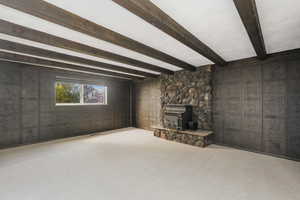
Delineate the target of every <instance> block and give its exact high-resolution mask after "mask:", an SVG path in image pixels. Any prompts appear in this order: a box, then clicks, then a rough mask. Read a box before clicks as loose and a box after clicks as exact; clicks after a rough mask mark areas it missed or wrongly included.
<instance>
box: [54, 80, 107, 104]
mask: <svg viewBox="0 0 300 200" xmlns="http://www.w3.org/2000/svg"><path fill="white" fill-rule="evenodd" d="M58 82H61V83H71V84H78V85H80V103H56V84H57V83H58ZM84 85H97V84H94V83H76V82H70V81H63V80H56V81H55V83H54V90H55V97H54V99H55V106H97V105H98V106H99V105H104V106H105V105H108V103H107V96H108V93H107V91H108V90H107V86H105V85H97V86H102V87H104V88H105V99H104V101H105V102H104V103H84Z"/></svg>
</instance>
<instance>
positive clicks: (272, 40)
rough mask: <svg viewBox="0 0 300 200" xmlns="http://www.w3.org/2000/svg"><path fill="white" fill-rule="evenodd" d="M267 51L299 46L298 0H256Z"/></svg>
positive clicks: (299, 19) (299, 2)
mask: <svg viewBox="0 0 300 200" xmlns="http://www.w3.org/2000/svg"><path fill="white" fill-rule="evenodd" d="M256 4H257V10H258V14H259V18H260V23H261V27H262V32H263V35H264V40H265V44H266V48H267V52H268V53H275V52H280V51H285V50H290V49H296V48H300V1H299V0H256Z"/></svg>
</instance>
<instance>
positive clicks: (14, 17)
mask: <svg viewBox="0 0 300 200" xmlns="http://www.w3.org/2000/svg"><path fill="white" fill-rule="evenodd" d="M0 19H3V20H6V21H9V22H12V23H15V24H19V25H22V26H25V27H28V28H32V29H35V30H39V31H42V32H46V33H49V34H51V35H55V36H58V37H62V38H65V39H68V40H72V41H75V42H79V43H82V44H85V45H89V46H92V47H95V48H98V49H102V50H106V51H109V52H113V53H116V54H119V55H122V56H127V57H130V58H133V59H136V60H140V61H144V62H147V63H150V64H153V65H157V66H160V67H163V68H166V69H170V70H179V69H180V68H178V67H176V66H173V65H171V64H168V63H165V62H162V61H159V60H156V59H153V58H150V57H148V56H145V55H142V54H140V53H136V52H134V51H131V50H128V49H125V48H122V47H119V46H117V45H114V44H111V43H108V42H105V41H103V40H99V39H96V38H94V37H91V36H88V35H86V34H83V33H80V32H77V31H73V30H71V29H68V28H65V27H63V26H60V25H56V24H54V23H50V22H47V21H46V20H42V19H40V18H37V17H33V16H31V15H28V14H25V13H23V12H20V11H17V10H15V9H11V8H8V7H6V6H2V5H0Z"/></svg>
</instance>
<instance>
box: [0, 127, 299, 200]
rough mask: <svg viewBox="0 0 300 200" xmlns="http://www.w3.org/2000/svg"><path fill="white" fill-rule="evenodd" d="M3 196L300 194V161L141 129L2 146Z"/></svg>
mask: <svg viewBox="0 0 300 200" xmlns="http://www.w3.org/2000/svg"><path fill="white" fill-rule="evenodd" d="M0 199H1V200H168V199H170V200H202V199H203V200H299V199H300V163H299V162H294V161H289V160H285V159H280V158H274V157H271V156H266V155H261V154H256V153H250V152H246V151H240V150H236V149H231V148H226V147H221V146H216V145H212V146H210V147H208V148H205V149H201V148H197V147H193V146H188V145H184V144H179V143H175V142H170V141H166V140H162V139H159V138H156V137H153V136H152V134H151V132H149V131H145V130H141V129H121V130H115V131H111V132H107V134H105V135H102V134H99V135H93V136H84V137H77V138H72V139H64V140H57V141H53V142H48V143H43V144H36V145H29V146H24V147H18V148H13V149H7V150H2V151H0Z"/></svg>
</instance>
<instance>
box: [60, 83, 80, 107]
mask: <svg viewBox="0 0 300 200" xmlns="http://www.w3.org/2000/svg"><path fill="white" fill-rule="evenodd" d="M55 90H56V103H57V104H60V103H80V90H81V85H80V84H76V83H63V82H56V85H55Z"/></svg>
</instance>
